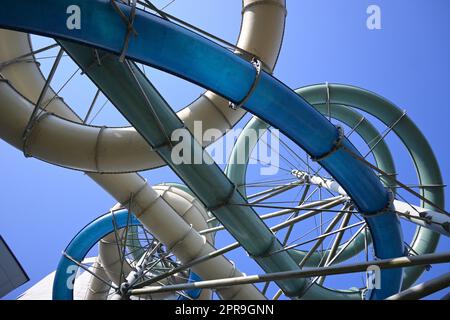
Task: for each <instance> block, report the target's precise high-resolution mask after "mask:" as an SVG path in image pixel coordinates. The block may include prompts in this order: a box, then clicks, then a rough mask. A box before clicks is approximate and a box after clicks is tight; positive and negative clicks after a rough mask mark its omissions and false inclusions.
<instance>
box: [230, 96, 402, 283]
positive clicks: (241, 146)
mask: <svg viewBox="0 0 450 320" xmlns="http://www.w3.org/2000/svg"><path fill="white" fill-rule="evenodd" d="M314 107H315V108H317V106H314ZM317 109H318V110H319V111H320V112H321V113H322V114H325V112H326V113H327V112H328V110H327V109H328V108H327V109H321V108H317ZM330 111H331V117H332V118H333V119H337V120H339V121H342V122H343V123H345V124H346V125H348V126H349V127H353V126H355V125H356V124H358V127H357V128H356V129H355V131H356V133H357V134H359V135H361V137H362V139H363V140H364V141H365V142H367V143H369V142H370V141H374V140H373V139H374V138H375V137H377V136H378V134H379V133H378V131H377V130H376V128H375V127H374V126H372V124H370V122H368V121H367V120H363V118H362V116H361V115H360V114H358V113H357V112H354V111H352V110H351V109H349V108H347V107H345V106H337V105H331V106H330ZM267 128H268V125H267V123H265V122H264V121H262V120H261V119H259V118H257V117H253V118H252V119H251V120H250V121H249V122H248V123H247V125H246V126H245V128H244V129H243V131H242V135H241V136H239V137H238V139H237V141H236V144H235V145H234V148H233V150H232V152H231V155H230V160H229V162H228V165H227V167H226V169H225V173H226V175H227V176H228V178H229V179H230V180H231V181H232V182H233V183H234V184H235V185H238V186H245V185H246V173H247V163H248V162H249V160H250V156H251V153H252V150H253V149H254V148H255V147H256V143H257V141H256V140H254V141H251V142H255V144H249V139H247V138H246V135H245V133H246V131H247V130H249V131H252V132H258V133H262V132H264V131H265V130H267ZM240 150H245V154H242V151H240ZM374 154H375V159H376V162H377V163H386V164H387V166H383V168H387V167H389V168H391V169H392V170H388V172H394V171H395V170H394V163H393V159H392V156H391V153H390V151H389V149H387V146H386V144H385V142H384V141H382V142H380V143H379V144H378V145H377V148H376V149H375V150H374ZM238 157H240V158H241V159H242V160H243V162H244V163H245V164H243V163H238V161H236V160H237V159H238ZM239 191H240V192H241V193H242V194H243V195H244V196H245V197H246V190H245V187H241V188H239ZM368 236H370V235H368ZM365 238H366V233H365V231H362V232H361V233H360V234H359V235H358V236H357V237H356V238H355V239H354V240H353V241H352V243H351V244H349V245H347V247H346V250H345V251H344V252H343V253H342V254H341V255H340V256H339V258H337V259H336V261H335V263H340V262H343V261H345V260H348V259H350V258H352V257H354V256H355V255H357V254H358V253H359V252H361V251H362V250H363V249H364V245H365V243H364V242H365ZM344 245H346V244H342V245H341V246H340V247H339V249H338V250H337V251H338V252H339V251H340V248H342V247H343V246H344ZM289 252H290V254H291V255H293V256H294V258H295V260H296V261H298V262H300V261H301V260H302V259H303V257H304V256H305V254H306V253H307V252H304V251H302V250H291V251H289ZM327 252H328V250H327ZM327 255H328V254H327V253H325V258H323V257H324V253H319V252H315V253H313V254H312V256H311V257H310V258H309V259H308V261H307V262H306V264H305V266H308V267H315V266H317V265H319V263H320V261H321V260H322V258H323V259H324V260H325V259H326V257H327ZM310 291H312V289H310Z"/></svg>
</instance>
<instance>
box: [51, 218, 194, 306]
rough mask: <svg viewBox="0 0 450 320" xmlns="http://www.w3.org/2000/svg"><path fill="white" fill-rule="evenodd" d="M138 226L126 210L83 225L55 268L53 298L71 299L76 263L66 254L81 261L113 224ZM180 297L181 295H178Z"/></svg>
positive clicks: (191, 296) (191, 277)
mask: <svg viewBox="0 0 450 320" xmlns="http://www.w3.org/2000/svg"><path fill="white" fill-rule="evenodd" d="M128 219H130V220H129V221H128V222H129V223H128V225H129V226H140V225H141V223H140V222H139V221H138V220H137V219H136V217H135V216H134V215H128V211H127V210H120V211H116V212H114V213H107V214H105V215H102V216H100V217H99V218H97V219H95V220H94V221H92V222H91V223H89V224H88V225H87V226H85V227H84V228H83V229H82V230H81V231H80V232H79V233H78V234H77V235H76V236H75V237H74V238H73V239H72V241H71V242H70V243H69V245H68V246H67V247H66V249H65V250H64V253H65V255H63V256H62V257H61V259H60V261H59V264H58V268H57V269H56V273H55V279H54V281H53V293H52V294H53V300H73V285H74V281H75V275H76V271H77V270H78V265H77V264H76V263H75V262H73V261H72V260H70V259H68V258H67V256H69V257H71V258H72V259H74V260H75V261H83V260H84V259H85V258H86V255H87V254H88V253H89V251H90V250H91V249H92V248H93V247H94V246H95V245H96V244H97V243H98V242H99V241H100V240H101V239H102V238H104V237H105V236H107V235H108V234H110V233H111V232H114V230H115V228H114V224H116V228H117V229H122V228H125V227H126V226H127V220H128ZM200 280H201V279H200V277H199V276H198V275H196V274H195V273H193V272H191V273H190V276H189V282H194V281H200ZM200 294H201V290H199V289H193V290H188V291H186V295H187V296H189V297H190V298H192V299H197V298H198V297H199V296H200ZM180 297H181V296H180Z"/></svg>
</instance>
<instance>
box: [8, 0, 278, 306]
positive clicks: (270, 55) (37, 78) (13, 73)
mask: <svg viewBox="0 0 450 320" xmlns="http://www.w3.org/2000/svg"><path fill="white" fill-rule="evenodd" d="M243 4H244V6H245V7H244V9H243V14H244V17H243V23H242V30H241V34H240V39H239V43H238V45H239V46H240V47H241V48H243V49H244V50H246V51H250V52H253V53H255V54H256V55H258V56H260V57H261V58H262V60H263V61H266V64H265V65H271V64H274V63H275V61H276V58H277V56H278V52H279V49H280V46H281V39H282V33H283V30H284V18H285V8H284V1H282V0H281V1H269V2H268V1H265V0H261V1H259V0H256V1H255V0H249V1H247V0H245V1H243ZM274 4H275V5H274ZM280 4H281V6H280ZM268 21H270V22H273V25H272V24H270V23H268ZM0 32H1V34H2V37H1V40H5V41H6V42H7V45H4V46H0V54H1V56H2V61H7V60H9V59H12V58H15V57H18V56H20V55H23V54H27V53H29V52H30V45H29V41H28V40H29V39H28V38H27V37H26V36H25V35H24V34H20V33H18V32H12V31H6V30H1V31H0ZM17 40H19V41H17ZM267 40H270V41H267ZM22 62H23V61H21V62H19V63H14V64H12V65H9V66H8V67H6V68H5V67H4V65H2V72H1V74H2V75H3V76H5V75H6V78H7V79H9V80H11V84H13V85H14V87H15V88H17V90H18V91H19V92H20V94H23V95H24V97H17V96H16V95H17V94H19V92H16V91H15V90H14V89H12V88H11V87H10V86H9V85H8V84H7V83H6V82H2V83H0V87H1V89H6V91H3V92H2V95H1V97H2V98H3V97H8V98H13V99H15V100H11V99H7V101H6V102H5V103H3V104H2V108H11V107H12V109H6V110H5V109H3V110H2V117H0V118H1V119H2V120H8V119H9V118H8V112H6V111H13V117H15V116H18V117H19V118H20V120H19V119H17V120H19V121H18V122H15V121H11V122H9V121H7V122H6V123H2V126H1V128H2V129H5V131H2V132H1V133H2V137H3V138H4V139H5V140H7V141H8V142H9V143H11V144H12V145H14V146H15V147H17V148H19V149H22V143H21V135H22V132H23V128H24V127H25V125H26V120H25V122H24V121H23V120H24V119H28V118H29V116H30V114H31V110H32V106H33V104H34V103H35V102H36V100H37V97H38V95H39V94H40V92H41V90H42V87H43V84H44V82H45V79H44V78H43V76H42V74H41V73H40V70H39V68H36V64H35V63H22ZM11 89H12V90H11ZM49 92H50V96H49V97H48V99H51V97H52V96H53V93H52V92H51V91H49ZM11 94H12V95H11ZM211 95H212V93H211V92H209V93H206V94H205V98H207V97H209V99H199V100H197V101H196V102H195V103H194V104H193V105H191V106H190V107H189V108H186V109H185V110H184V111H185V113H186V114H187V115H193V117H192V118H190V119H193V120H197V119H196V118H195V117H194V116H195V115H197V114H202V115H204V116H205V117H207V118H208V119H209V120H211V119H212V118H214V119H216V118H217V116H215V115H214V112H212V114H211V113H209V110H210V109H214V108H211V106H210V104H209V103H205V101H206V102H208V101H210V100H212V102H213V103H214V102H215V103H217V109H218V111H221V112H222V113H224V114H225V115H227V114H229V113H230V114H232V115H233V116H235V115H236V114H237V113H236V112H234V111H233V112H231V111H230V110H229V108H228V104H227V103H226V102H225V101H222V102H220V101H219V99H218V97H217V96H215V97H212V96H211ZM16 98H18V99H16ZM27 98H28V99H29V100H31V101H32V102H31V103H30V102H28V101H27ZM62 102H63V101H62V99H60V98H59V97H58V98H57V99H55V100H53V101H51V103H50V104H49V106H48V109H47V110H49V111H51V112H53V113H55V115H57V116H60V117H62V118H61V120H62V119H63V118H65V119H70V120H72V121H73V122H67V121H64V122H65V123H64V124H63V125H62V126H61V127H60V128H59V129H62V131H61V132H59V133H54V134H52V141H55V139H54V137H56V136H57V137H62V134H63V133H64V132H72V134H70V135H69V136H70V137H72V138H73V137H81V138H82V139H81V141H80V140H78V141H75V143H74V145H72V147H74V148H76V147H77V146H85V145H86V144H89V143H86V140H88V141H91V142H92V141H94V140H95V141H97V142H98V146H99V148H98V149H99V150H100V152H94V153H92V150H95V149H97V148H94V149H91V148H89V147H88V150H86V151H87V153H84V152H80V153H79V154H78V155H76V159H77V160H78V161H82V160H80V159H85V158H86V155H91V156H90V157H89V158H90V159H95V161H90V163H91V164H92V163H93V162H95V165H91V167H93V168H95V169H96V170H94V171H101V172H105V171H107V170H105V168H104V165H103V162H102V161H101V159H104V158H106V157H107V158H108V159H112V161H115V160H117V159H124V160H123V161H122V162H119V163H113V164H111V168H112V169H111V170H112V172H120V171H121V170H123V171H128V170H130V171H134V170H138V169H137V168H134V167H133V166H135V167H139V168H140V167H143V168H144V167H145V168H147V167H146V166H147V163H150V165H151V166H155V163H154V162H153V161H152V160H151V159H152V157H151V155H148V154H147V153H146V149H147V148H148V146H147V145H146V144H145V142H144V140H143V139H142V138H141V137H140V136H138V135H137V134H136V133H135V131H134V129H133V128H120V129H117V130H114V129H111V130H110V129H106V130H105V132H104V134H102V139H99V138H100V132H101V130H100V128H95V127H87V126H86V128H87V129H86V130H87V131H91V130H94V131H96V133H95V135H94V136H93V137H92V139H90V138H89V139H88V138H86V134H84V133H83V132H82V131H83V130H84V128H82V127H80V126H78V125H77V127H78V128H80V130H81V131H77V130H73V128H71V129H68V128H67V125H74V124H76V123H79V122H81V121H80V119H79V118H78V117H77V116H76V115H75V114H74V113H73V112H72V111H71V110H70V108H69V107H68V106H67V105H66V104H64V103H62ZM219 102H220V103H219ZM24 104H28V105H27V106H26V107H31V108H29V109H28V110H25V109H20V108H16V107H17V106H18V105H20V106H21V107H22V106H25V105H24ZM14 110H16V111H17V110H21V111H23V112H18V113H15V112H14ZM213 111H214V110H213ZM180 117H181V118H183V116H182V115H180ZM52 118H53V115H52V114H46V119H47V120H49V119H52ZM184 120H185V121H186V123H187V124H189V118H185V119H184ZM193 120H191V123H192V122H193ZM199 120H201V119H199ZM18 124H20V125H18ZM22 124H23V126H22ZM41 124H44V126H43V127H44V128H42V127H41V126H40V125H41ZM45 124H46V121H41V122H38V123H36V124H35V127H34V128H35V129H34V130H33V131H34V132H33V134H32V135H34V134H36V136H35V138H36V139H37V140H38V141H40V140H41V139H40V138H41V137H40V135H39V133H40V132H43V131H45ZM54 129H56V130H57V131H58V126H55V127H52V128H51V129H50V130H51V131H52V130H54ZM110 132H112V135H111V137H114V139H108V138H105V137H107V136H109V133H110ZM121 137H126V139H123V140H122V139H120V138H121ZM134 137H137V138H136V139H135V138H134ZM66 138H68V137H66ZM30 140H35V139H34V138H31V139H30ZM44 140H45V139H44ZM104 140H105V141H106V140H111V141H114V142H115V141H118V140H119V141H122V142H121V143H119V145H117V146H116V145H109V144H106V145H103V142H102V141H104ZM136 140H140V142H136V143H135V141H136ZM70 141H72V140H71V139H68V140H66V142H67V143H69V144H70ZM29 142H30V143H29V146H30V149H33V142H32V141H29ZM44 145H45V149H46V150H45V151H44V152H43V153H44V156H49V157H50V158H51V157H56V156H57V155H58V154H61V153H60V152H59V151H58V150H56V152H52V151H54V150H51V148H52V147H51V146H50V145H49V144H48V143H47V140H46V141H44ZM125 145H126V147H125V148H124V146H125ZM66 146H67V144H66ZM91 146H92V145H91ZM49 148H50V149H49ZM127 148H130V149H127ZM69 149H73V148H69ZM65 150H66V151H67V150H68V149H67V148H66V149H65ZM83 150H84V149H83ZM106 150H109V151H110V152H111V151H112V152H114V151H115V150H119V152H118V153H114V154H115V155H113V154H108V155H105V154H102V152H106ZM123 150H129V151H133V152H131V153H130V152H125V151H123ZM28 151H30V150H28ZM81 154H83V156H82V157H78V156H79V155H81ZM129 154H132V155H133V158H129V156H128V155H129ZM123 155H127V156H126V157H125V158H123V157H122V156H123ZM134 159H136V160H134ZM47 161H48V162H52V163H56V164H58V165H63V166H64V165H65V164H64V162H63V161H60V160H53V159H50V160H47ZM136 161H137V162H136ZM139 161H142V162H139ZM129 162H130V163H129ZM136 163H137V164H136ZM142 163H145V164H142ZM75 167H78V168H80V169H83V170H86V171H89V169H87V168H86V167H84V166H80V164H79V163H78V164H75ZM121 167H123V169H121V170H119V169H118V168H121ZM88 176H89V177H91V178H92V179H93V180H94V181H96V182H97V183H99V184H100V185H101V186H102V187H103V188H104V189H105V190H106V191H107V192H109V193H110V194H111V195H112V196H113V197H115V198H116V199H117V200H118V201H120V202H122V203H126V202H127V201H128V200H129V196H130V194H131V193H133V192H134V193H136V192H138V191H139V193H140V198H139V199H137V201H136V202H138V203H139V204H141V207H142V204H143V203H147V202H148V201H149V200H148V199H154V198H155V197H156V194H155V193H154V192H153V190H151V189H150V188H146V189H145V190H143V188H144V187H145V186H146V182H144V181H143V179H142V178H141V177H139V176H138V175H136V174H120V175H116V176H107V175H97V174H92V173H91V174H88ZM170 214H171V215H170ZM174 214H175V212H173V210H172V212H168V216H169V217H171V216H174ZM143 215H145V210H144V212H143ZM152 221H153V223H158V221H157V220H156V219H153V220H152ZM158 231H160V230H158ZM162 232H164V230H162ZM170 234H173V233H170ZM156 236H158V235H156ZM197 237H199V235H197ZM163 238H164V240H165V241H166V244H167V243H170V242H171V240H170V238H169V239H168V238H167V236H165V237H163ZM187 240H191V239H187ZM172 241H173V240H172ZM186 242H187V244H186V245H189V243H190V242H188V241H186ZM191 244H192V243H191ZM196 247H198V246H196ZM208 250H213V248H211V247H209V246H206V247H204V248H203V250H200V252H198V255H200V254H205V253H207V252H208ZM195 257H196V256H191V257H190V258H191V259H194V258H195ZM223 259H224V258H223V257H220V258H217V259H214V261H212V262H211V263H205V264H202V267H201V268H200V269H201V271H203V272H204V274H203V278H205V279H206V278H208V277H209V278H210V279H214V278H216V277H218V278H221V277H228V276H232V275H234V274H235V271H233V270H234V269H235V268H234V267H233V266H232V264H230V263H229V262H228V261H227V260H226V259H225V261H223ZM216 263H217V264H216ZM227 268H228V269H227ZM226 270H229V271H228V272H227V271H226ZM211 272H215V276H214V275H211ZM242 289H243V288H235V289H232V290H228V294H226V295H223V297H224V298H228V299H233V298H236V299H262V298H263V297H262V295H261V294H260V293H259V292H258V291H257V290H256V289H255V288H254V287H253V286H250V287H249V286H246V287H244V289H245V290H242Z"/></svg>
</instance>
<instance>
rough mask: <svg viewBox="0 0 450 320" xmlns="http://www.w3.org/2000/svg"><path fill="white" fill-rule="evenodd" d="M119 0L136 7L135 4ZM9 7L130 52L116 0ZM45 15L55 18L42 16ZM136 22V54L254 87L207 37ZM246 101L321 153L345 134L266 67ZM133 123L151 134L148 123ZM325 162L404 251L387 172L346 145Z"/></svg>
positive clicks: (32, 26)
mask: <svg viewBox="0 0 450 320" xmlns="http://www.w3.org/2000/svg"><path fill="white" fill-rule="evenodd" d="M73 5H77V6H78V7H79V8H80V13H81V17H82V18H81V21H82V22H81V25H80V29H77V30H73V29H69V28H68V27H67V19H68V18H69V15H68V14H67V13H66V12H67V9H68V8H69V7H70V6H73ZM119 6H120V7H121V9H122V11H123V12H124V13H125V14H126V15H128V14H129V11H130V10H129V8H128V7H127V6H125V5H119ZM3 9H4V10H2V12H0V26H2V27H5V28H12V29H16V30H22V31H27V32H31V33H38V34H43V35H46V36H52V37H55V38H59V39H66V40H73V41H76V42H80V43H83V44H85V45H90V46H94V47H98V48H102V49H105V50H107V51H111V52H114V53H116V54H120V53H121V52H122V49H123V40H124V38H125V32H126V28H125V26H124V24H123V22H122V20H121V18H120V16H119V15H118V14H117V12H115V10H114V9H113V7H112V6H111V4H110V2H109V1H100V0H97V1H92V0H91V1H87V0H85V1H81V0H79V1H64V0H60V1H50V0H47V1H41V2H40V3H39V6H37V5H36V2H34V1H29V0H27V1H20V2H14V3H5V4H4V7H3ZM43 16H51V17H52V19H42V17H43ZM99 21H102V23H101V24H99ZM134 27H135V29H136V30H137V31H138V34H139V36H137V37H135V38H132V40H131V41H130V45H129V47H128V50H127V52H126V53H127V56H128V57H129V58H130V59H132V60H135V61H139V62H142V63H145V64H147V65H150V66H154V67H156V68H159V69H161V70H165V71H167V72H170V73H172V74H175V75H177V76H180V77H182V78H185V79H187V80H189V81H191V82H193V83H197V84H199V85H201V86H203V87H205V88H207V89H210V90H211V91H213V92H215V93H217V94H219V95H221V96H223V97H225V98H227V99H228V100H230V101H233V102H235V103H239V102H240V101H241V100H243V99H244V98H245V97H246V96H247V94H248V92H249V90H250V88H252V87H253V83H254V80H255V77H256V70H255V68H254V66H253V65H252V64H251V63H249V62H247V61H245V60H243V59H242V58H240V57H238V56H236V55H235V54H233V53H231V52H229V51H228V50H226V49H224V48H222V47H220V46H218V45H217V44H215V43H213V42H211V41H209V40H207V39H205V38H204V37H202V36H199V35H197V34H195V33H193V32H191V31H189V30H186V29H184V28H181V27H179V26H177V25H174V24H172V23H170V22H167V21H165V20H163V19H161V18H159V17H157V16H154V15H151V14H148V13H144V12H142V11H139V12H138V14H137V17H136V20H135V24H134ZM245 109H247V110H248V111H250V112H252V113H253V114H255V115H257V116H258V117H260V118H261V119H263V120H264V121H266V122H267V123H269V124H271V125H273V126H274V127H276V128H279V129H280V131H282V132H283V133H284V134H285V135H286V136H288V137H289V138H290V139H291V140H293V141H294V142H296V143H297V144H298V145H300V146H301V147H303V148H304V149H305V150H306V151H307V152H308V153H309V154H310V155H312V156H313V157H318V158H320V157H322V156H324V155H327V154H328V153H329V152H330V151H331V150H333V148H334V144H335V143H336V141H337V140H338V137H339V131H338V130H337V129H336V128H335V127H334V126H333V125H332V124H331V123H330V122H329V121H328V120H327V119H326V118H325V117H323V116H322V115H321V114H320V113H318V112H317V111H316V110H314V109H313V108H312V107H311V106H310V105H309V104H308V103H307V102H306V101H305V100H304V99H302V98H301V97H299V96H297V95H296V94H295V92H293V91H292V90H290V89H289V88H287V87H286V86H285V85H283V84H282V83H281V82H279V81H278V80H276V79H275V78H273V77H272V76H270V75H269V74H267V73H265V72H262V73H261V77H260V81H259V84H258V85H257V86H256V88H255V90H254V91H253V93H252V95H251V96H250V99H249V100H248V101H247V103H246V104H245ZM121 111H122V112H123V111H124V110H121ZM132 123H133V125H134V126H135V127H136V129H137V130H138V131H139V132H140V133H141V134H143V135H144V137H145V130H146V126H145V124H142V123H136V122H132ZM342 144H343V145H344V146H345V147H346V148H347V149H349V150H351V151H353V152H354V153H357V150H356V149H355V148H354V147H353V146H352V145H351V144H350V142H349V141H348V140H345V139H344V140H343V141H342ZM321 164H322V166H323V167H325V168H326V169H327V170H328V171H329V172H330V174H331V175H332V176H333V177H334V178H335V179H336V181H338V182H339V184H340V185H341V186H342V187H343V188H344V189H345V190H346V192H347V193H348V194H349V195H350V196H351V197H352V199H353V200H354V202H355V204H356V205H357V206H358V207H359V209H360V211H361V212H363V213H365V215H366V218H367V220H368V223H369V226H370V228H371V232H372V237H373V241H374V247H375V254H376V256H377V257H378V258H392V257H397V256H401V255H403V241H402V236H401V231H400V227H399V223H398V219H397V217H396V215H395V214H393V213H392V212H387V211H385V209H386V208H388V205H389V204H390V199H389V194H388V192H387V190H386V189H385V188H384V187H383V185H382V184H381V182H380V180H379V178H378V177H377V176H376V175H375V174H374V173H373V172H372V171H371V170H369V169H368V168H367V167H366V166H365V165H364V164H363V163H361V162H359V161H358V160H356V159H355V158H354V157H353V156H351V155H350V154H349V153H348V152H346V151H345V150H343V149H342V148H340V149H338V150H337V151H336V152H334V153H332V154H331V155H330V156H328V157H326V158H324V160H322V161H321ZM380 213H383V214H380ZM236 231H237V230H235V232H234V234H236ZM274 267H276V265H275V266H274ZM266 271H268V270H266ZM382 282H383V283H386V284H389V288H383V289H382V290H380V291H378V290H376V292H375V293H374V294H373V295H372V298H384V297H386V296H389V295H392V294H394V293H396V292H397V291H398V290H399V288H400V285H401V270H390V271H386V272H383V278H382Z"/></svg>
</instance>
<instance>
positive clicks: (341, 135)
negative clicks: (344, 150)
mask: <svg viewBox="0 0 450 320" xmlns="http://www.w3.org/2000/svg"><path fill="white" fill-rule="evenodd" d="M336 128H337V129H338V134H339V135H338V137H337V139H336V140H335V141H334V142H333V147H332V148H331V150H330V151H328V152H325V153H324V154H321V155H320V156H317V157H315V156H311V160H312V161H315V162H319V161H322V160H325V159H326V158H328V157H329V156H331V155H332V154H333V153H335V152H336V151H338V150H339V149H340V148H341V147H342V143H343V142H344V139H345V133H344V129H343V128H342V127H341V126H339V125H337V126H336Z"/></svg>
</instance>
